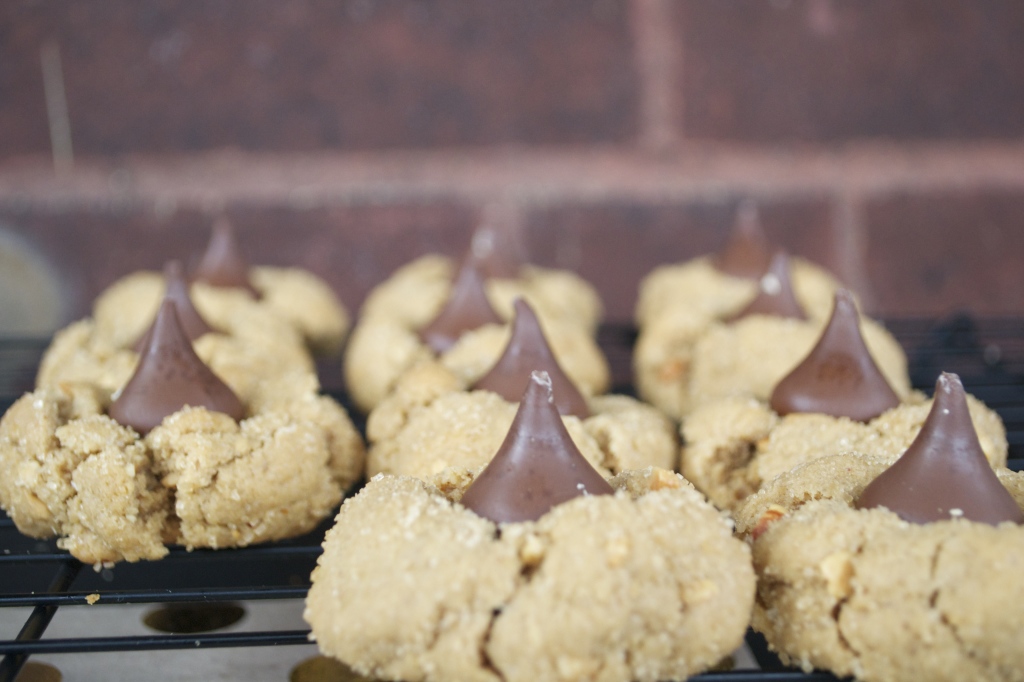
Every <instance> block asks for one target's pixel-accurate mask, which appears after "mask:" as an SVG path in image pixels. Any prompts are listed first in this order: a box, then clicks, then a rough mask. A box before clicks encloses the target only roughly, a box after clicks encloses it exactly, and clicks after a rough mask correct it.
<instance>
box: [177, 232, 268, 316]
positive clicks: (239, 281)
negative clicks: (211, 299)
mask: <svg viewBox="0 0 1024 682" xmlns="http://www.w3.org/2000/svg"><path fill="white" fill-rule="evenodd" d="M192 280H193V281H195V282H203V283H205V284H209V285H210V286H215V287H236V288H239V289H245V290H246V291H248V292H249V293H250V294H252V295H253V296H254V297H256V298H259V292H258V291H256V289H255V287H253V285H252V282H250V281H249V263H247V262H246V260H245V257H244V256H242V250H241V249H240V248H239V246H238V240H237V239H236V238H235V230H234V228H233V227H232V226H231V223H230V222H228V221H227V220H226V219H223V218H222V219H221V220H218V221H217V222H216V223H215V224H214V226H213V233H212V234H211V235H210V243H209V244H207V246H206V251H205V252H204V253H203V256H202V258H200V260H199V264H198V265H197V266H196V269H195V271H194V272H193V273H192Z"/></svg>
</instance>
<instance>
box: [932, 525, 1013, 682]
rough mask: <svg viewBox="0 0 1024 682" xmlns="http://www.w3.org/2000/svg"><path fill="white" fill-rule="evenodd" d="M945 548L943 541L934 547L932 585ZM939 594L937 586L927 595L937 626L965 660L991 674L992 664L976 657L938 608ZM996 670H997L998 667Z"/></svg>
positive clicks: (947, 617) (944, 613) (953, 625)
mask: <svg viewBox="0 0 1024 682" xmlns="http://www.w3.org/2000/svg"><path fill="white" fill-rule="evenodd" d="M945 547H946V543H945V541H939V542H938V543H937V544H936V545H935V551H934V552H933V553H932V560H931V567H930V570H929V575H928V578H929V580H930V581H931V582H932V583H933V584H934V582H935V580H936V574H937V573H938V565H939V557H940V556H941V554H942V551H943V550H944V549H945ZM941 592H942V588H941V587H938V586H936V587H935V589H934V590H932V592H931V593H930V594H929V595H928V607H929V608H930V609H932V610H933V611H934V612H935V613H936V615H937V616H938V622H939V624H940V625H941V626H942V627H943V628H945V630H946V631H947V632H949V634H950V636H951V637H952V638H953V640H954V641H955V642H956V644H957V646H958V647H959V648H960V651H961V652H962V653H963V654H964V655H965V656H967V658H969V659H971V660H972V661H975V662H977V663H978V665H979V666H981V667H982V668H985V669H986V670H988V671H990V672H992V671H993V665H992V663H990V662H989V661H987V660H985V659H983V658H979V657H978V655H977V654H976V653H975V652H974V651H973V650H972V649H971V648H970V647H969V646H968V645H967V643H966V642H965V641H964V640H963V638H961V636H960V632H959V630H957V627H956V625H955V624H954V623H953V622H952V621H951V620H950V619H949V616H948V615H947V614H946V612H945V611H943V610H942V609H941V608H939V606H938V601H939V596H940V594H941ZM996 668H997V669H998V666H997V667H996ZM996 677H1001V675H996Z"/></svg>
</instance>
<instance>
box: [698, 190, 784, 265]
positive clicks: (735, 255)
mask: <svg viewBox="0 0 1024 682" xmlns="http://www.w3.org/2000/svg"><path fill="white" fill-rule="evenodd" d="M771 257H772V256H771V249H770V248H769V246H768V239H767V237H765V235H764V230H763V229H762V228H761V220H760V218H759V217H758V215H757V206H756V205H755V204H754V203H753V202H749V201H748V202H744V203H742V204H740V207H739V208H738V209H737V210H736V221H735V222H734V223H733V226H732V233H731V234H730V235H729V241H728V242H727V243H726V245H725V248H724V249H723V250H722V251H721V252H720V253H719V254H718V255H717V256H716V257H715V258H713V259H712V263H713V264H714V266H715V267H716V268H718V270H719V271H720V272H724V273H725V274H727V275H732V276H733V277H742V278H744V279H758V278H759V277H760V276H761V275H763V274H764V273H765V271H766V270H767V269H768V264H769V262H770V261H771Z"/></svg>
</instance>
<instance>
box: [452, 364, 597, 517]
mask: <svg viewBox="0 0 1024 682" xmlns="http://www.w3.org/2000/svg"><path fill="white" fill-rule="evenodd" d="M613 492H614V491H613V490H612V487H611V486H610V485H608V482H607V481H605V480H604V478H602V477H601V475H600V474H599V473H597V471H596V470H595V469H594V468H593V467H592V466H591V465H590V462H588V461H587V460H586V458H585V457H584V456H583V455H582V454H581V453H580V451H579V449H578V448H577V447H576V444H575V443H573V442H572V438H570V437H569V432H568V431H566V429H565V425H564V424H563V423H562V418H561V416H559V414H558V410H557V409H556V408H555V405H554V397H553V395H552V387H551V377H550V376H549V375H548V373H547V372H533V373H532V374H531V375H530V381H529V383H528V385H527V387H526V391H525V392H524V393H523V396H522V398H521V399H520V401H519V410H518V411H517V412H516V416H515V419H513V420H512V426H511V428H509V432H508V435H507V436H506V437H505V441H504V442H503V443H502V444H501V447H500V448H499V449H498V452H497V454H495V455H494V458H493V459H492V460H491V462H490V463H489V464H488V465H487V466H486V467H485V468H484V470H483V471H482V472H480V475H479V476H478V477H477V479H476V480H475V481H473V483H472V484H471V485H470V486H469V488H467V489H466V493H465V495H463V497H462V504H463V505H464V506H466V507H467V508H468V509H471V510H473V511H474V512H476V513H477V514H479V515H480V516H483V517H484V518H487V519H490V520H491V521H494V522H495V523H512V522H518V521H536V520H537V519H539V518H540V517H541V516H543V515H544V514H546V513H547V512H548V511H549V510H550V509H551V508H552V507H554V506H555V505H558V504H561V503H562V502H567V501H569V500H571V499H573V498H575V497H579V496H581V495H609V494H612V493H613Z"/></svg>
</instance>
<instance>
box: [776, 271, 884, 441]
mask: <svg viewBox="0 0 1024 682" xmlns="http://www.w3.org/2000/svg"><path fill="white" fill-rule="evenodd" d="M769 404H770V405H771V408H772V409H773V410H774V411H775V412H776V413H778V414H780V415H786V414H791V413H793V412H817V413H821V414H828V415H832V416H833V417H849V418H850V419H853V420H856V421H861V422H867V421H870V420H872V419H874V418H875V417H877V416H878V415H880V414H882V413H883V412H885V411H886V410H890V409H892V408H894V407H896V406H897V405H899V404H900V398H899V396H898V395H896V392H895V391H893V390H892V387H891V386H890V385H889V382H888V381H887V380H886V378H885V375H884V374H882V372H881V370H880V369H878V365H877V364H875V360H874V358H872V357H871V351H870V350H868V347H867V345H866V344H865V343H864V337H863V336H862V335H861V332H860V315H859V314H858V313H857V304H856V303H854V300H853V295H852V294H851V293H850V292H849V291H847V290H845V289H839V290H837V291H836V294H835V306H834V307H833V309H832V317H831V318H830V319H829V321H828V324H827V325H826V326H825V329H824V330H823V331H822V333H821V337H820V338H819V339H818V342H817V343H816V344H815V346H814V348H812V349H811V352H810V353H809V354H808V355H807V357H806V358H805V359H804V360H803V361H802V362H801V363H800V364H799V365H797V366H796V367H795V368H794V369H793V371H792V372H790V373H789V374H788V375H786V376H785V377H784V378H783V379H782V380H781V381H780V382H779V383H778V385H777V386H776V387H775V390H774V391H772V395H771V399H770V401H769Z"/></svg>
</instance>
